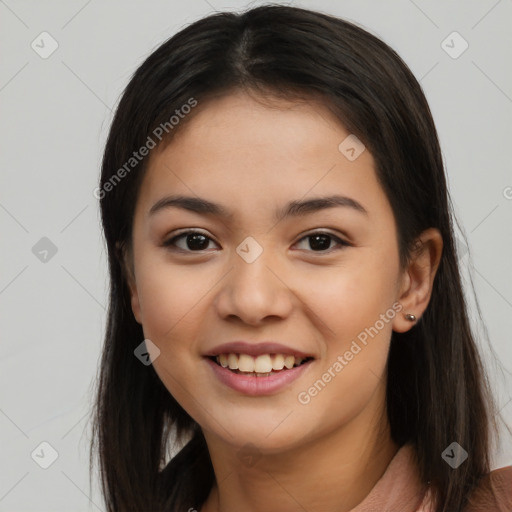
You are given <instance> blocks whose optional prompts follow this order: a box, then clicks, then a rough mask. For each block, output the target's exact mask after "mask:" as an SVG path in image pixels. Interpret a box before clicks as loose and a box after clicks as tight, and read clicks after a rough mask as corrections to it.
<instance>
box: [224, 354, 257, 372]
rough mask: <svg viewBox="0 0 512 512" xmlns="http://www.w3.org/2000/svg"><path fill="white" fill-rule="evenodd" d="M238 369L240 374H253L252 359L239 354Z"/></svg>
mask: <svg viewBox="0 0 512 512" xmlns="http://www.w3.org/2000/svg"><path fill="white" fill-rule="evenodd" d="M229 355H231V354H229ZM238 369H239V370H240V371H241V372H253V371H254V358H253V357H251V356H248V355H247V354H240V357H239V358H238Z"/></svg>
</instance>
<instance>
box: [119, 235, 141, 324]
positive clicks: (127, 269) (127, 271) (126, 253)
mask: <svg viewBox="0 0 512 512" xmlns="http://www.w3.org/2000/svg"><path fill="white" fill-rule="evenodd" d="M116 249H117V254H118V259H119V262H120V264H121V269H122V272H123V277H124V279H125V280H126V284H127V286H128V289H129V290H130V303H131V307H132V312H133V316H134V317H135V320H136V321H137V322H138V323H139V324H141V325H142V315H141V311H140V302H139V294H138V292H137V284H136V280H135V272H134V266H133V256H132V253H131V251H130V250H129V249H128V248H127V246H126V245H125V244H124V243H121V242H117V243H116Z"/></svg>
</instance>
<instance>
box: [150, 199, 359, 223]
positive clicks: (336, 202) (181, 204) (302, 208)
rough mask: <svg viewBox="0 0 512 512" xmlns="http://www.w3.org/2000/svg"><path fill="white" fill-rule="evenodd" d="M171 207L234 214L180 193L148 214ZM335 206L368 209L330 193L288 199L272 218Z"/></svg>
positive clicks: (354, 201)
mask: <svg viewBox="0 0 512 512" xmlns="http://www.w3.org/2000/svg"><path fill="white" fill-rule="evenodd" d="M171 207H175V208H182V209H184V210H188V211H190V212H194V213H199V214H202V215H214V216H218V217H222V218H226V219H229V218H232V217H233V215H234V214H233V212H230V211H229V210H227V209H226V208H225V207H224V206H222V205H220V204H217V203H214V202H212V201H208V200H206V199H203V198H200V197H191V196H182V195H175V196H167V197H163V198H162V199H160V200H159V201H157V202H156V203H155V204H154V205H153V206H152V207H151V209H150V210H149V215H150V216H151V215H154V214H155V213H157V212H159V211H161V210H165V209H167V208H171ZM335 207H344V208H351V209H352V210H355V211H357V212H360V213H363V214H365V215H368V211H367V210H366V209H365V208H364V207H363V205H362V204H361V203H359V202H358V201H356V200H355V199H352V198H350V197H346V196H340V195H332V196H327V197H315V198H312V199H306V200H295V201H290V202H289V203H287V204H286V205H285V206H284V207H283V208H279V209H277V210H276V211H275V213H274V218H275V220H277V221H278V220H281V219H283V218H286V217H300V216H303V215H307V214H310V213H314V212H318V211H321V210H326V209H328V208H335Z"/></svg>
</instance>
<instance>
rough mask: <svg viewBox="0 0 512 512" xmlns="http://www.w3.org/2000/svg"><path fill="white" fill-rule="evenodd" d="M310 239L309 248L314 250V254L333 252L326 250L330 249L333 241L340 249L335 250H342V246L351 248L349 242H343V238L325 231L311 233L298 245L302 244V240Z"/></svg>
mask: <svg viewBox="0 0 512 512" xmlns="http://www.w3.org/2000/svg"><path fill="white" fill-rule="evenodd" d="M308 238H309V239H310V241H309V247H310V248H311V249H312V250H313V252H332V251H331V250H326V249H330V245H331V240H334V241H335V242H336V243H337V244H338V247H337V248H335V249H334V250H338V249H341V247H340V246H342V247H345V246H346V247H348V246H350V244H349V243H348V242H345V241H344V240H341V238H338V237H337V236H335V235H333V234H331V233H327V232H325V231H318V232H316V233H310V234H309V235H306V236H304V237H302V238H301V239H300V240H299V242H298V243H300V242H302V240H307V239H308Z"/></svg>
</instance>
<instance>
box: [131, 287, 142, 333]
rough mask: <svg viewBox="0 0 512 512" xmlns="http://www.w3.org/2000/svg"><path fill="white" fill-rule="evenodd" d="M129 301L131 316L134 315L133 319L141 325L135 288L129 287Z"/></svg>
mask: <svg viewBox="0 0 512 512" xmlns="http://www.w3.org/2000/svg"><path fill="white" fill-rule="evenodd" d="M130 302H131V306H132V312H133V316H134V317H135V320H136V321H137V323H139V324H141V325H142V319H141V315H140V303H139V295H138V293H137V291H136V290H133V289H132V287H130Z"/></svg>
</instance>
